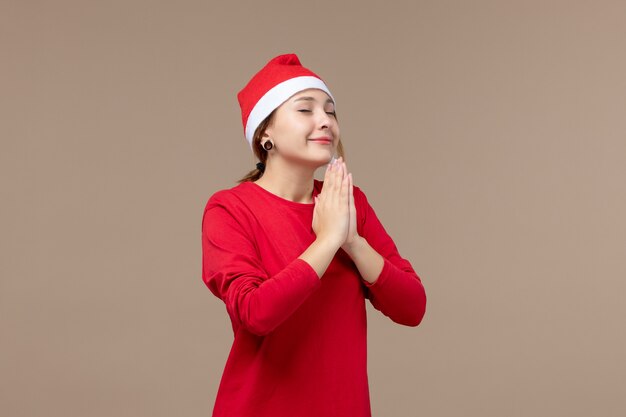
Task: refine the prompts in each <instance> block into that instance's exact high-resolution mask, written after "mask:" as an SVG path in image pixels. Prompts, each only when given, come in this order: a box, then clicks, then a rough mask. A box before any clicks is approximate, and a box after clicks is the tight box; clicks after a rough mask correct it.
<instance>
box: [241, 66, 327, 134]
mask: <svg viewBox="0 0 626 417" xmlns="http://www.w3.org/2000/svg"><path fill="white" fill-rule="evenodd" d="M302 76H312V77H316V78H320V77H319V76H318V75H317V74H315V73H314V72H313V71H311V70H310V69H308V68H305V67H303V66H302V64H301V63H300V60H299V59H298V57H297V55H295V54H284V55H279V56H277V57H274V58H272V59H271V60H269V61H268V63H267V64H265V66H264V67H263V68H261V69H260V70H259V72H257V73H256V74H254V76H253V77H252V78H251V79H250V81H248V84H246V86H245V87H244V88H242V89H241V91H239V93H237V99H238V100H239V106H240V107H241V122H242V123H243V128H244V130H245V129H246V124H247V123H248V116H250V112H252V109H253V108H254V106H255V105H256V103H257V102H258V101H259V100H260V99H261V97H263V96H264V95H265V93H267V92H268V91H269V90H271V89H272V88H274V87H275V86H277V85H278V84H280V83H282V82H283V81H286V80H289V79H291V78H295V77H302ZM320 79H321V78H320Z"/></svg>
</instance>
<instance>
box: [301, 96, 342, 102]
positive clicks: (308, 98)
mask: <svg viewBox="0 0 626 417" xmlns="http://www.w3.org/2000/svg"><path fill="white" fill-rule="evenodd" d="M300 100H306V101H316V100H315V97H309V96H307V97H300V98H297V99H295V100H294V102H296V101H300ZM326 103H332V104H335V102H334V101H333V100H332V99H330V98H329V99H327V100H326Z"/></svg>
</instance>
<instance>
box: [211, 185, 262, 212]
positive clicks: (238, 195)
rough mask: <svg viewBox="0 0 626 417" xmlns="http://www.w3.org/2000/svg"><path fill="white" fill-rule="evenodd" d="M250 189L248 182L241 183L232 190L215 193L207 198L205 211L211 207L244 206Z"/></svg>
mask: <svg viewBox="0 0 626 417" xmlns="http://www.w3.org/2000/svg"><path fill="white" fill-rule="evenodd" d="M251 188H252V187H250V184H249V183H248V182H242V183H241V184H237V185H236V186H234V187H232V188H227V189H224V190H219V191H216V192H215V193H213V195H211V196H210V197H209V199H208V201H207V203H206V207H205V211H206V210H208V209H210V208H213V207H220V206H221V207H237V206H241V205H245V201H246V200H247V199H248V198H249V196H250V193H251Z"/></svg>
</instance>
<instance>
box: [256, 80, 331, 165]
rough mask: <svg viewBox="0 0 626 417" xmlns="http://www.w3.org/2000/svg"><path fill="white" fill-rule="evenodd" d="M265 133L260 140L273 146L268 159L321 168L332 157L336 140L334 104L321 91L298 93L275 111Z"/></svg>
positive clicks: (310, 90)
mask: <svg viewBox="0 0 626 417" xmlns="http://www.w3.org/2000/svg"><path fill="white" fill-rule="evenodd" d="M265 133H266V137H264V138H263V139H264V140H267V139H268V137H269V140H271V141H272V142H273V143H274V149H273V150H272V151H270V153H271V154H272V155H271V158H276V157H279V158H283V159H285V160H286V161H288V162H295V163H298V164H306V165H311V166H314V167H316V168H317V167H319V166H322V165H324V164H326V163H328V162H329V161H330V159H331V158H332V157H333V155H334V154H335V149H336V148H337V142H338V140H339V125H338V124H337V119H336V118H335V103H334V102H333V101H332V99H331V98H330V96H329V95H328V94H326V93H325V92H324V91H322V90H318V89H314V88H311V89H308V90H303V91H300V92H299V93H297V94H294V95H293V96H291V97H290V98H289V99H288V100H287V101H285V102H284V103H283V104H281V105H280V107H278V109H276V113H275V114H274V118H273V120H272V122H271V123H270V125H269V126H268V128H267V129H266V130H265ZM262 142H263V141H262Z"/></svg>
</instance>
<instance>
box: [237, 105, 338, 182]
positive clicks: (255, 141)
mask: <svg viewBox="0 0 626 417" xmlns="http://www.w3.org/2000/svg"><path fill="white" fill-rule="evenodd" d="M274 113H276V109H274V111H272V112H271V113H270V114H269V116H267V117H266V118H265V119H263V121H262V122H261V124H259V127H257V128H256V130H255V131H254V136H252V152H254V155H255V156H256V157H257V158H258V159H259V160H260V161H261V163H263V164H265V163H267V151H266V150H265V149H263V146H262V145H261V138H262V137H263V134H264V133H265V129H267V127H268V126H269V125H270V123H272V119H273V118H274ZM335 118H337V115H335ZM337 156H341V157H343V159H344V160H345V159H346V157H345V155H344V150H343V143H341V138H338V139H337ZM262 176H263V172H262V171H261V170H260V169H258V168H254V169H253V170H252V171H250V172H248V173H247V174H246V175H245V176H244V177H243V178H242V179H240V180H239V181H237V182H238V183H242V182H246V181H256V180H258V179H259V178H261V177H262Z"/></svg>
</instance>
